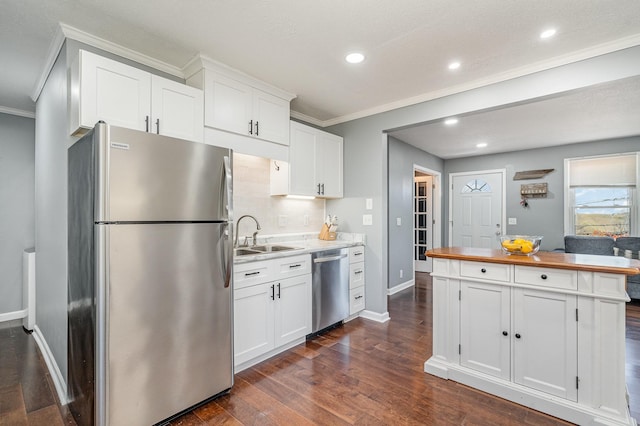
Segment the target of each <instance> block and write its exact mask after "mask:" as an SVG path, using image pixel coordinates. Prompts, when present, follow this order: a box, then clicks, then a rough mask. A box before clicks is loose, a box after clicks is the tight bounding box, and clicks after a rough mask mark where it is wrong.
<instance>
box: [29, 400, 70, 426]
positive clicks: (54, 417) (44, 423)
mask: <svg viewBox="0 0 640 426" xmlns="http://www.w3.org/2000/svg"><path fill="white" fill-rule="evenodd" d="M27 421H28V423H29V426H64V422H63V421H62V416H61V415H60V410H59V409H58V406H57V405H50V406H48V407H44V408H41V409H39V410H37V411H33V412H31V413H28V414H27Z"/></svg>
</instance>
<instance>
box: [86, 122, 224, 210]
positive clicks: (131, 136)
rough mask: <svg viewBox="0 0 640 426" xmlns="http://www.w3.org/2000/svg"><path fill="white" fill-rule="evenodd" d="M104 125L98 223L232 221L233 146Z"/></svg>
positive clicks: (99, 162) (99, 171) (100, 151)
mask: <svg viewBox="0 0 640 426" xmlns="http://www.w3.org/2000/svg"><path fill="white" fill-rule="evenodd" d="M99 126H100V125H99ZM99 126H97V127H96V135H99V137H101V138H102V139H100V141H99V143H98V145H99V148H98V152H99V153H100V154H99V155H98V167H97V170H98V180H97V182H98V188H97V190H98V191H97V192H98V198H97V200H96V203H97V206H96V207H97V208H96V215H97V218H96V221H97V222H158V221H162V222H165V221H167V222H172V221H215V220H232V218H231V217H230V212H229V210H230V200H231V199H232V197H231V170H230V164H231V161H230V158H231V151H230V150H229V149H226V148H219V147H215V146H211V145H206V144H202V143H197V142H190V141H185V140H181V139H174V138H169V137H166V136H160V135H156V134H153V133H145V132H140V131H137V130H130V129H123V128H119V127H113V126H105V125H102V126H104V128H105V129H106V131H100V129H99ZM100 135H102V136H100ZM225 157H226V160H227V161H226V163H227V164H226V167H225Z"/></svg>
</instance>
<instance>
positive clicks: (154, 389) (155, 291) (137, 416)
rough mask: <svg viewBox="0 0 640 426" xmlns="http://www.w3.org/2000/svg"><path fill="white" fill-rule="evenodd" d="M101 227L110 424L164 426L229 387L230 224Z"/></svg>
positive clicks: (231, 363) (230, 313) (230, 372)
mask: <svg viewBox="0 0 640 426" xmlns="http://www.w3.org/2000/svg"><path fill="white" fill-rule="evenodd" d="M96 226H97V227H98V228H100V227H103V229H104V231H103V232H102V234H103V235H104V239H105V241H104V248H105V251H106V253H108V258H109V262H108V265H107V267H106V269H105V274H106V283H107V284H106V290H107V291H106V313H107V315H106V318H108V320H107V322H106V329H105V330H106V331H105V333H106V336H105V337H106V338H105V343H106V346H105V348H104V349H105V350H106V359H107V360H108V361H107V368H106V372H105V374H106V383H105V385H106V387H105V391H106V417H107V418H106V422H107V424H108V425H111V426H119V425H150V424H155V423H157V422H159V421H161V420H164V419H166V418H167V417H170V416H172V415H174V414H176V413H178V412H180V411H182V410H185V409H187V408H189V407H191V406H193V405H194V404H197V403H199V402H201V401H203V400H205V399H207V398H209V397H212V396H214V395H216V394H218V393H220V392H222V391H225V390H227V389H229V388H230V387H231V385H232V380H233V371H232V368H233V355H232V354H233V349H232V335H233V334H232V318H233V314H232V297H231V286H230V285H229V284H230V283H229V282H228V281H226V279H227V278H228V276H229V274H227V272H228V270H227V268H228V267H231V264H230V262H229V261H228V260H229V259H230V256H227V255H229V254H230V252H229V250H230V249H231V247H230V245H229V244H230V241H229V239H228V238H227V235H226V233H225V232H226V227H227V225H226V224H204V223H195V224H123V225H96ZM100 233H101V232H100V230H98V234H100Z"/></svg>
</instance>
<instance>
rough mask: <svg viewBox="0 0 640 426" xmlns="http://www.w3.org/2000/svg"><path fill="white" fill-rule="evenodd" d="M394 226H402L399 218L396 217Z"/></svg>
mask: <svg viewBox="0 0 640 426" xmlns="http://www.w3.org/2000/svg"><path fill="white" fill-rule="evenodd" d="M396 225H397V226H402V218H401V217H396Z"/></svg>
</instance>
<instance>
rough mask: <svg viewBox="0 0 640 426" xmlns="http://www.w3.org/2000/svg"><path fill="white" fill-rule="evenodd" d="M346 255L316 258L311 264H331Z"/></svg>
mask: <svg viewBox="0 0 640 426" xmlns="http://www.w3.org/2000/svg"><path fill="white" fill-rule="evenodd" d="M347 256H348V254H339V255H337V256H327V257H317V258H315V259H313V263H324V262H333V261H334V260H340V259H344V258H345V257H347Z"/></svg>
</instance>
